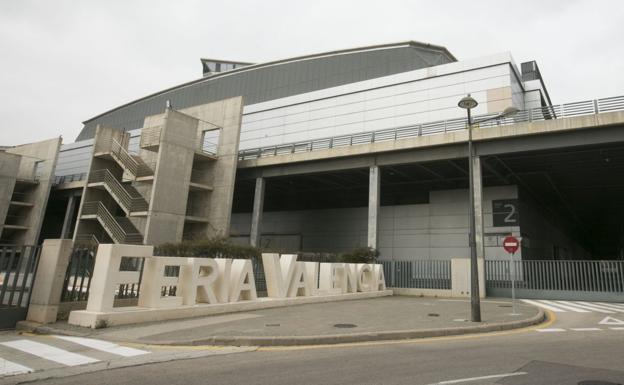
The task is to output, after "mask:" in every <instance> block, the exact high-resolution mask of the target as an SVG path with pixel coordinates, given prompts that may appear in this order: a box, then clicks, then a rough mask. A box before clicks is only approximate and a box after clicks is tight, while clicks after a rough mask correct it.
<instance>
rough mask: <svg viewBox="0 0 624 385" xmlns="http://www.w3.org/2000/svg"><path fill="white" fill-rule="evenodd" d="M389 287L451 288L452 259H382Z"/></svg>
mask: <svg viewBox="0 0 624 385" xmlns="http://www.w3.org/2000/svg"><path fill="white" fill-rule="evenodd" d="M380 263H381V264H382V265H383V269H384V276H385V278H386V284H387V285H388V286H389V287H396V288H413V289H440V290H450V289H451V261H450V260H410V261H381V262H380Z"/></svg>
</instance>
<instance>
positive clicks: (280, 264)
mask: <svg viewBox="0 0 624 385" xmlns="http://www.w3.org/2000/svg"><path fill="white" fill-rule="evenodd" d="M296 261H297V256H296V255H282V257H281V258H280V255H279V254H268V253H265V254H262V265H263V266H264V276H265V280H266V285H267V295H268V296H269V297H271V298H286V296H287V295H288V288H289V287H290V283H291V281H292V278H293V276H294V273H295V263H296Z"/></svg>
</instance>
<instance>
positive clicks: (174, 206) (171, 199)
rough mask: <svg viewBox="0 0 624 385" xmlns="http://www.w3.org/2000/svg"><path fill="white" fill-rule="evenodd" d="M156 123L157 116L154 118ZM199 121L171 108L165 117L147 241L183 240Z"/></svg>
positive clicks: (155, 173) (149, 215) (147, 229)
mask: <svg viewBox="0 0 624 385" xmlns="http://www.w3.org/2000/svg"><path fill="white" fill-rule="evenodd" d="M150 120H151V121H152V123H153V121H154V120H155V118H151V119H150ZM197 127H198V120H197V119H195V118H193V117H191V116H188V115H185V114H181V113H179V112H176V111H174V110H171V109H168V110H167V111H166V112H165V114H164V117H163V118H162V132H161V136H160V146H159V149H158V161H157V164H156V170H155V172H154V181H153V182H152V183H153V185H152V190H151V197H150V200H149V204H150V206H149V213H148V217H147V223H146V227H145V240H144V242H145V244H147V245H151V244H161V243H165V242H177V241H180V240H181V239H182V233H183V231H184V220H185V216H186V204H187V200H188V192H189V183H190V180H191V170H192V169H193V157H194V154H195V149H196V147H197V144H196V137H197Z"/></svg>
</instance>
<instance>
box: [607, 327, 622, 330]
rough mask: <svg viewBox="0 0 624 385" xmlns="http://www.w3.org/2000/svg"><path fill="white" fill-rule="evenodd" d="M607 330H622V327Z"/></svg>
mask: <svg viewBox="0 0 624 385" xmlns="http://www.w3.org/2000/svg"><path fill="white" fill-rule="evenodd" d="M609 329H611V330H624V328H622V327H617V328H609Z"/></svg>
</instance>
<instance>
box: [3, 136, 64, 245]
mask: <svg viewBox="0 0 624 385" xmlns="http://www.w3.org/2000/svg"><path fill="white" fill-rule="evenodd" d="M60 148H61V138H60V137H58V138H54V139H49V140H44V141H41V142H36V143H28V144H23V145H20V146H16V147H13V148H10V149H7V151H6V152H7V153H12V154H16V155H20V156H21V160H20V166H19V170H18V174H17V179H26V180H33V179H35V178H36V179H37V181H38V183H37V185H35V186H33V187H31V188H29V189H28V194H27V198H26V199H27V201H28V202H30V203H32V204H33V206H32V207H31V208H30V209H29V210H28V214H27V216H26V218H25V225H26V226H27V227H28V229H27V230H25V231H23V232H20V233H16V235H15V236H14V237H12V242H14V243H17V244H27V245H34V244H37V243H38V241H39V232H40V231H41V224H42V222H43V217H44V214H45V210H46V207H47V205H48V198H49V196H50V190H51V189H52V184H53V183H54V175H55V174H54V173H55V170H56V162H57V160H58V153H59V150H60Z"/></svg>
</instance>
